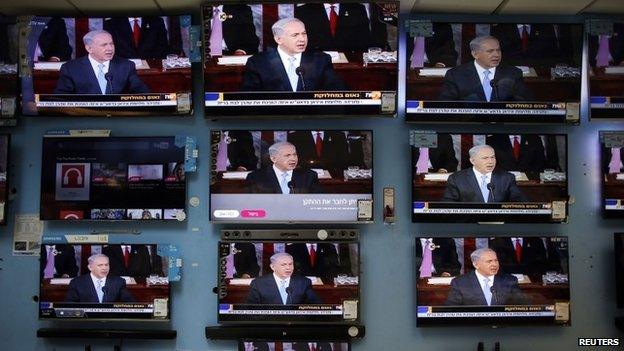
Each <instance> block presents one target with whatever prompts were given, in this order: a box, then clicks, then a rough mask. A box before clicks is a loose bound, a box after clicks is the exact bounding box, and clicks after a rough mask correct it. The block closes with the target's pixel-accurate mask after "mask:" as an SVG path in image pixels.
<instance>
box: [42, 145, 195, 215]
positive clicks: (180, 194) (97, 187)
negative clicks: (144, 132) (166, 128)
mask: <svg viewBox="0 0 624 351" xmlns="http://www.w3.org/2000/svg"><path fill="white" fill-rule="evenodd" d="M184 162H185V144H184V142H182V143H180V140H179V139H178V138H177V137H44V138H43V161H42V166H41V209H40V218H41V219H42V220H184V219H185V218H186V215H185V206H186V175H185V167H184Z"/></svg>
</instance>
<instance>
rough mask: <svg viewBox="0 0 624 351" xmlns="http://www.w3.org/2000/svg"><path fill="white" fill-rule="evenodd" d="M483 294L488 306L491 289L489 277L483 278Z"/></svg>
mask: <svg viewBox="0 0 624 351" xmlns="http://www.w3.org/2000/svg"><path fill="white" fill-rule="evenodd" d="M483 295H484V296H485V301H487V304H488V306H490V305H491V304H492V291H491V290H490V278H487V277H486V278H483Z"/></svg>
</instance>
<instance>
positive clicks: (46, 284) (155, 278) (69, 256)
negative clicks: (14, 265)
mask: <svg viewBox="0 0 624 351" xmlns="http://www.w3.org/2000/svg"><path fill="white" fill-rule="evenodd" d="M166 246H167V245H160V244H153V243H148V244H128V245H121V244H85V243H83V244H79V245H74V244H65V243H64V244H58V243H44V244H42V245H41V255H40V270H39V281H40V284H39V318H40V319H47V320H85V319H99V320H111V319H127V320H163V321H164V320H169V319H170V313H169V312H170V302H169V298H170V288H169V276H168V267H169V257H168V256H167V253H168V250H167V247H166Z"/></svg>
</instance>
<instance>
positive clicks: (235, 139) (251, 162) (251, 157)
mask: <svg viewBox="0 0 624 351" xmlns="http://www.w3.org/2000/svg"><path fill="white" fill-rule="evenodd" d="M228 136H229V137H230V143H229V144H228V145H227V156H228V160H229V161H230V164H229V165H228V170H229V171H235V170H236V169H237V168H238V167H245V169H246V170H254V169H256V168H257V167H258V157H256V153H255V150H254V145H253V136H252V135H251V132H249V131H247V130H230V131H228Z"/></svg>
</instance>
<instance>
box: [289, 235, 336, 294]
mask: <svg viewBox="0 0 624 351" xmlns="http://www.w3.org/2000/svg"><path fill="white" fill-rule="evenodd" d="M286 252H287V253H289V254H290V255H291V256H292V257H293V261H294V263H295V271H294V273H293V274H297V275H304V276H312V277H319V278H321V280H323V284H331V283H333V279H334V278H335V277H336V276H338V274H340V273H342V272H341V267H340V262H339V260H338V252H337V251H336V247H335V246H334V244H332V243H318V244H317V246H316V264H315V265H314V266H313V265H312V261H311V259H310V254H309V251H308V247H307V245H306V244H305V243H293V244H286Z"/></svg>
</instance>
